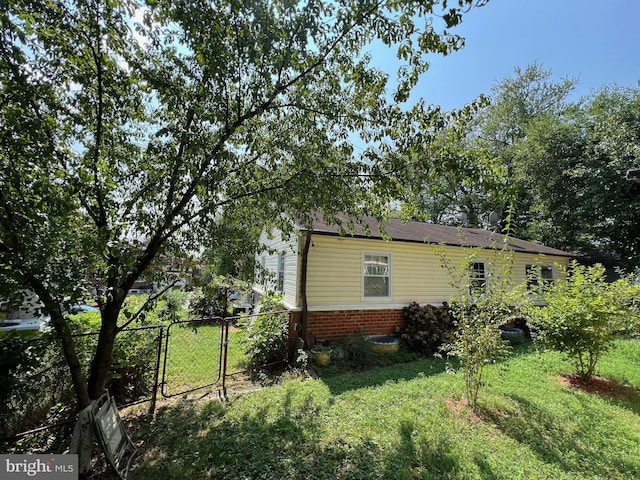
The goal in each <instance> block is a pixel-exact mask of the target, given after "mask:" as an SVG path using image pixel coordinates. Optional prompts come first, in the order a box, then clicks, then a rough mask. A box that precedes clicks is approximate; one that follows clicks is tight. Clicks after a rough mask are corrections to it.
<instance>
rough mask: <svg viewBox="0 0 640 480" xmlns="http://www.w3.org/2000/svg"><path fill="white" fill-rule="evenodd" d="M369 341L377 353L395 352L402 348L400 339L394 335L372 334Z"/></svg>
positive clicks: (368, 338) (370, 346)
mask: <svg viewBox="0 0 640 480" xmlns="http://www.w3.org/2000/svg"><path fill="white" fill-rule="evenodd" d="M367 343H368V344H369V348H371V351H372V352H375V353H395V352H397V351H398V350H399V349H400V340H399V339H397V338H396V337H394V336H393V335H371V336H369V337H367Z"/></svg>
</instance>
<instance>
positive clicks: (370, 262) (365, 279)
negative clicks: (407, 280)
mask: <svg viewBox="0 0 640 480" xmlns="http://www.w3.org/2000/svg"><path fill="white" fill-rule="evenodd" d="M362 285H363V288H362V291H363V296H364V298H390V297H391V256H390V255H378V254H366V253H365V254H364V255H363V256H362Z"/></svg>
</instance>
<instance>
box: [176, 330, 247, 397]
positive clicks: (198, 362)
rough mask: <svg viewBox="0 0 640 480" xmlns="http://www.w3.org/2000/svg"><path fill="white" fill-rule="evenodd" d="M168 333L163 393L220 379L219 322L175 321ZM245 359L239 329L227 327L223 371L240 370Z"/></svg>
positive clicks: (195, 386)
mask: <svg viewBox="0 0 640 480" xmlns="http://www.w3.org/2000/svg"><path fill="white" fill-rule="evenodd" d="M168 333H169V339H168V343H167V352H168V355H167V364H166V369H165V378H164V381H165V389H164V391H165V393H167V394H169V395H173V394H176V393H180V392H182V391H186V390H190V389H193V388H198V387H200V386H203V385H209V384H212V383H216V382H219V381H220V378H219V375H220V373H219V372H220V362H221V361H222V360H223V351H222V350H221V347H220V344H221V334H222V328H221V326H220V324H218V323H215V324H207V325H194V324H192V323H183V324H176V325H172V326H171V328H170V329H169V331H168ZM246 362H247V359H246V356H245V355H244V352H243V349H242V345H241V342H240V332H239V331H238V330H237V329H235V328H233V327H230V329H229V348H228V351H227V371H228V372H229V373H231V372H234V371H236V370H240V369H242V368H244V366H245V365H246Z"/></svg>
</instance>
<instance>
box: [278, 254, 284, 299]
mask: <svg viewBox="0 0 640 480" xmlns="http://www.w3.org/2000/svg"><path fill="white" fill-rule="evenodd" d="M284 258H285V257H284V254H282V253H280V254H278V277H277V283H276V291H277V292H283V291H284Z"/></svg>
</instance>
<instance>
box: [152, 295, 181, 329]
mask: <svg viewBox="0 0 640 480" xmlns="http://www.w3.org/2000/svg"><path fill="white" fill-rule="evenodd" d="M186 299H187V294H186V293H185V292H183V291H182V290H178V289H173V290H169V291H168V292H167V293H166V294H165V295H164V298H163V299H162V300H161V301H160V304H159V305H158V307H157V309H156V311H157V314H158V319H159V320H160V321H161V322H166V323H171V322H178V321H180V320H182V319H183V318H184V317H185V314H186V312H185V308H184V304H185V301H186Z"/></svg>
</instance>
